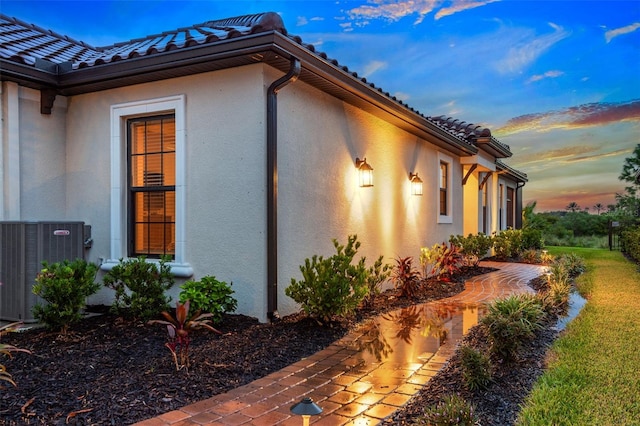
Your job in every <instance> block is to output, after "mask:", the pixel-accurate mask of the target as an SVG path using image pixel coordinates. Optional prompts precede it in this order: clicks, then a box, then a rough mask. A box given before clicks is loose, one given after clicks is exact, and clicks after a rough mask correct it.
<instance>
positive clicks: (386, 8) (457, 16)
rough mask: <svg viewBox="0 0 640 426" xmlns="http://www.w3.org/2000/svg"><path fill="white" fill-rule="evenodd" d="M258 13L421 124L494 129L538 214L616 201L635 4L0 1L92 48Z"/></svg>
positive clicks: (634, 57) (634, 129)
mask: <svg viewBox="0 0 640 426" xmlns="http://www.w3.org/2000/svg"><path fill="white" fill-rule="evenodd" d="M267 11H271V12H277V13H279V14H280V15H281V16H282V19H283V21H284V24H285V27H286V28H287V31H288V32H289V34H290V35H297V36H300V37H301V38H302V41H303V42H304V43H305V44H312V45H314V46H315V48H316V51H319V52H325V53H326V54H327V56H328V57H329V58H331V59H336V60H338V62H339V63H340V64H341V65H345V66H347V67H348V68H349V70H350V71H352V72H357V74H358V75H359V76H360V77H365V78H366V79H367V81H369V82H372V83H374V84H375V85H376V86H377V87H380V88H382V89H383V90H384V91H385V92H388V93H390V94H391V95H392V96H395V97H396V98H398V99H400V100H402V101H404V102H405V103H407V104H408V105H409V106H411V107H412V108H414V109H416V110H418V111H419V112H420V113H422V114H424V115H427V116H440V115H445V116H451V117H455V118H457V119H459V120H461V121H466V122H469V123H475V124H479V125H483V126H485V127H488V128H490V129H491V131H492V134H493V135H494V136H495V137H496V138H498V140H499V141H500V142H503V143H505V144H507V145H509V147H510V149H511V152H512V153H513V156H512V157H511V158H508V159H505V161H506V162H507V164H509V165H510V166H511V167H514V168H516V169H517V170H519V171H522V172H524V173H526V174H527V176H528V178H529V182H528V183H527V184H526V186H525V187H524V192H523V195H524V203H525V204H527V203H530V202H534V201H535V202H536V210H535V211H536V212H543V211H555V210H566V207H567V205H568V204H569V203H571V202H575V203H577V204H578V205H579V206H580V207H581V208H583V209H585V208H588V209H589V211H590V212H592V213H595V211H596V209H595V207H594V206H595V205H596V204H601V205H603V206H608V205H609V204H614V203H615V194H616V193H620V194H622V193H624V188H625V186H626V185H625V183H624V182H621V181H620V180H618V176H619V175H620V173H621V171H622V166H623V164H624V161H625V159H626V158H629V157H631V156H632V152H633V149H634V147H635V146H636V145H637V144H639V143H640V0H632V1H616V0H602V1H595V0H593V1H592V0H581V1H578V0H566V1H564V0H530V1H523V0H293V1H249V0H226V1H218V0H209V1H205V0H200V1H154V0H144V1H143V0H137V1H130V0H129V1H124V0H123V1H91V0H85V1H75V2H74V1H27V0H23V1H14V0H2V1H1V2H0V12H2V13H3V14H5V15H9V16H11V17H16V18H18V19H20V20H22V21H25V22H27V23H31V24H35V25H37V26H40V27H42V28H44V29H47V30H52V31H54V32H56V33H58V34H61V35H67V36H69V37H71V38H74V39H76V40H79V41H84V42H86V43H88V44H90V45H92V46H94V47H102V46H108V45H111V44H114V43H117V42H122V41H128V40H130V39H134V38H139V37H144V36H147V35H153V34H157V33H161V32H163V31H168V30H174V29H177V28H180V27H188V26H192V25H194V24H200V23H203V22H206V21H210V20H216V19H223V18H229V17H234V16H240V15H247V14H253V13H260V12H267Z"/></svg>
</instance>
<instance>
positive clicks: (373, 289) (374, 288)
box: [363, 256, 391, 305]
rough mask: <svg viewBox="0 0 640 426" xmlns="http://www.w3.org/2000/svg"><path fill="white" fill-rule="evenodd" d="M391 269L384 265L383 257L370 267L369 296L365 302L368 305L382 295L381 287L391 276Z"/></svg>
mask: <svg viewBox="0 0 640 426" xmlns="http://www.w3.org/2000/svg"><path fill="white" fill-rule="evenodd" d="M390 269H391V267H390V266H389V265H387V264H383V263H382V256H380V257H379V258H378V259H377V260H376V261H375V262H374V264H373V265H372V266H371V267H369V271H368V273H367V294H366V296H365V297H364V299H363V301H364V303H365V304H366V305H370V304H371V303H373V300H374V299H375V297H376V296H377V295H379V294H380V291H381V289H380V286H381V285H382V283H384V282H385V281H386V280H387V279H388V278H389V275H390V274H391V271H390Z"/></svg>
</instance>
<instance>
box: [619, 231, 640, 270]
mask: <svg viewBox="0 0 640 426" xmlns="http://www.w3.org/2000/svg"><path fill="white" fill-rule="evenodd" d="M620 247H621V249H622V251H623V252H624V253H626V254H627V255H629V256H630V257H631V258H632V259H633V260H635V261H636V262H640V227H638V226H636V227H631V228H629V229H626V230H624V231H622V232H621V233H620Z"/></svg>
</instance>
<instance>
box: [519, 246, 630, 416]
mask: <svg viewBox="0 0 640 426" xmlns="http://www.w3.org/2000/svg"><path fill="white" fill-rule="evenodd" d="M550 252H551V253H552V254H560V253H562V252H565V253H568V252H574V253H576V254H578V255H579V256H581V257H583V258H584V259H585V261H586V263H587V265H588V271H587V272H586V273H585V274H583V275H581V276H580V277H579V278H578V280H577V284H578V288H579V289H580V292H581V293H583V294H585V295H586V297H587V298H588V300H589V302H588V303H587V305H586V307H585V308H584V309H583V311H582V312H581V313H580V315H579V316H578V317H577V318H576V319H575V320H574V321H572V322H571V323H570V324H569V327H568V328H567V330H566V333H565V334H564V335H563V336H562V337H561V338H560V339H558V340H557V341H556V342H555V344H554V345H553V348H552V351H551V353H550V355H549V356H548V359H547V361H548V363H549V365H548V371H547V372H546V373H545V374H544V375H543V376H542V377H541V378H540V379H539V380H538V382H537V384H536V386H535V387H534V390H533V392H532V394H531V396H530V397H529V399H528V400H527V402H526V404H525V407H524V409H523V410H522V412H521V415H520V419H519V422H518V424H519V425H545V426H546V425H640V318H639V316H640V273H639V272H638V266H637V265H635V264H633V263H631V262H629V261H627V260H626V259H625V258H624V257H623V256H622V255H621V254H620V253H619V252H616V251H614V252H610V251H608V250H602V249H583V248H559V247H552V248H550Z"/></svg>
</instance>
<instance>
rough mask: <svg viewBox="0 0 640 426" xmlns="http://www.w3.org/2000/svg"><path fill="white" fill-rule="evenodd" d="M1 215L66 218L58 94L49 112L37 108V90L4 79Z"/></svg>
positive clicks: (61, 102) (1, 217) (62, 103)
mask: <svg viewBox="0 0 640 426" xmlns="http://www.w3.org/2000/svg"><path fill="white" fill-rule="evenodd" d="M1 110H2V121H3V132H2V150H3V155H2V156H1V158H2V161H1V162H0V167H1V168H2V173H1V174H2V186H3V200H2V205H3V208H2V210H1V211H0V220H21V221H33V220H64V219H66V218H67V215H66V180H65V164H66V160H65V158H66V153H65V112H66V98H64V97H59V98H58V99H57V100H56V102H55V104H54V111H53V114H51V115H43V114H40V92H39V91H36V90H33V89H29V88H25V87H18V86H17V85H14V84H12V83H3V85H2V108H1Z"/></svg>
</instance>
